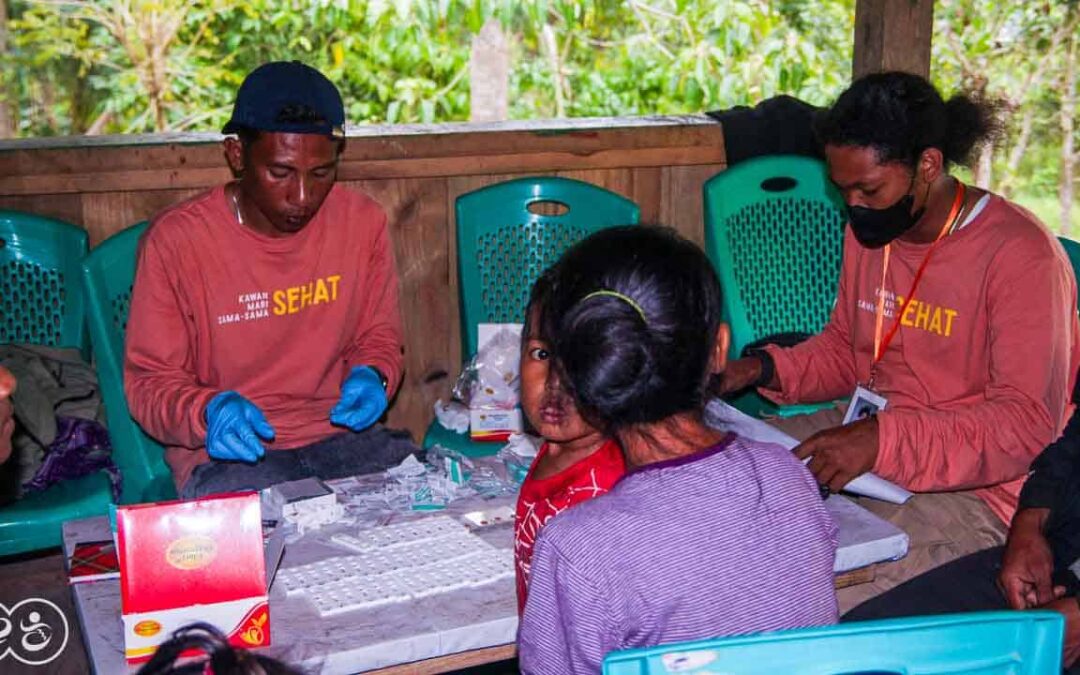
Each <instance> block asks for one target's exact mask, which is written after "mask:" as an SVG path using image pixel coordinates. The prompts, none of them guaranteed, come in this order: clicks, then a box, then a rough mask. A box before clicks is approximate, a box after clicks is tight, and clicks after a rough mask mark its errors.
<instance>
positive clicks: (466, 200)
mask: <svg viewBox="0 0 1080 675" xmlns="http://www.w3.org/2000/svg"><path fill="white" fill-rule="evenodd" d="M545 202H546V203H548V204H545ZM551 202H555V204H550V203H551ZM538 206H547V207H549V208H546V209H545V208H537V207H538ZM551 207H554V208H551ZM552 211H558V212H559V215H543V214H544V213H545V212H552ZM455 215H456V218H457V253H458V256H457V259H458V289H459V292H460V303H461V304H460V307H461V340H462V353H463V354H464V355H465V357H466V360H468V359H469V358H471V357H472V356H473V354H475V353H476V350H477V341H478V337H477V326H478V325H479V324H481V323H521V322H522V321H524V315H525V305H526V303H527V302H528V300H529V291H530V290H531V289H532V285H533V282H535V281H536V279H537V277H539V276H540V273H541V272H543V271H544V270H545V269H547V268H548V267H550V266H551V265H552V264H553V263H555V262H556V261H557V260H558V259H559V258H560V257H561V256H562V254H563V252H564V251H566V249H567V248H569V247H570V246H572V245H573V244H576V243H577V242H579V241H581V240H582V239H584V238H585V237H586V236H588V235H589V234H592V233H593V232H596V231H598V230H602V229H604V228H607V227H613V226H616V225H636V224H637V223H638V220H639V219H640V215H641V212H640V209H638V207H637V205H636V204H634V203H633V202H632V201H630V200H628V199H626V198H625V197H621V196H619V195H617V194H615V193H613V192H610V191H608V190H605V189H603V188H600V187H597V186H595V185H592V184H590V183H585V182H583V181H579V180H572V179H569V178H558V177H549V176H539V177H534V178H520V179H517V180H511V181H506V182H504V183H498V184H495V185H491V186H488V187H485V188H482V189H480V190H476V191H474V192H469V193H467V194H463V195H461V196H460V197H458V198H457V202H456V206H455ZM435 444H439V445H442V446H443V447H446V448H449V449H452V450H457V451H459V452H462V453H464V454H466V455H467V456H478V455H489V454H492V453H494V452H497V451H498V450H499V448H500V447H501V446H500V444H498V443H473V442H472V441H470V440H469V436H468V434H457V433H454V432H453V431H450V430H448V429H446V428H444V427H443V426H442V425H440V424H439V422H438V420H435V421H433V422H432V423H431V426H430V427H429V428H428V433H427V435H426V436H425V437H424V447H425V448H430V447H431V446H432V445H435Z"/></svg>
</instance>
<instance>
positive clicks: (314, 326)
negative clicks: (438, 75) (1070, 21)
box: [124, 61, 416, 498]
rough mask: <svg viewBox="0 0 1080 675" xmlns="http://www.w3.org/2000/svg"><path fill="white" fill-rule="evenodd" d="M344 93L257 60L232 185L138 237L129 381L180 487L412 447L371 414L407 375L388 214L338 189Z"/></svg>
mask: <svg viewBox="0 0 1080 675" xmlns="http://www.w3.org/2000/svg"><path fill="white" fill-rule="evenodd" d="M344 122H345V111H344V106H343V104H342V100H341V95H340V94H339V93H338V90H337V88H336V87H334V85H333V84H332V83H331V82H330V81H329V80H327V79H326V77H324V76H323V75H322V74H321V73H319V72H318V71H317V70H315V69H313V68H310V67H308V66H305V65H303V64H302V63H300V62H298V61H293V62H276V63H268V64H266V65H263V66H260V67H259V68H257V69H255V70H254V71H253V72H252V73H250V74H249V75H248V76H247V78H245V80H244V82H243V84H242V85H241V86H240V90H239V92H238V93H237V97H236V105H235V107H234V109H233V114H232V119H231V120H230V121H229V123H228V124H227V125H226V126H225V128H224V130H223V131H224V133H226V134H230V136H229V137H228V138H226V139H225V142H224V146H225V157H226V160H227V161H228V163H229V166H230V168H231V169H232V172H233V175H234V176H235V178H236V180H234V181H232V182H230V183H228V184H225V185H222V186H219V187H217V188H214V189H212V190H210V191H208V192H205V193H203V194H199V195H196V196H194V197H192V198H191V199H189V200H187V201H184V202H182V203H180V204H177V205H175V206H172V207H170V208H169V209H167V210H165V211H164V212H163V213H160V214H158V215H157V216H156V217H155V218H154V220H153V222H152V223H151V225H150V227H149V229H148V230H147V231H146V234H145V235H144V236H143V239H142V241H141V242H140V246H139V260H138V269H137V273H136V277H135V285H134V288H133V291H132V300H131V314H130V317H129V319H128V327H127V343H126V354H125V373H124V384H125V392H126V394H127V398H128V402H129V405H130V406H131V413H132V416H133V417H134V418H135V419H136V420H137V421H138V422H139V424H140V425H142V427H143V428H144V429H146V431H147V432H148V433H149V434H150V435H151V436H153V437H154V438H156V439H158V440H159V441H161V442H162V443H163V444H164V445H166V446H167V447H166V451H165V459H166V461H167V463H168V464H169V466H170V468H171V469H172V472H173V478H174V481H175V483H176V486H177V489H178V490H179V492H180V495H181V496H182V497H185V498H189V497H198V496H202V495H206V494H212V493H217V492H226V491H235V490H243V489H256V490H257V489H262V488H265V487H267V486H269V485H273V484H274V483H279V482H284V481H289V480H296V479H299V478H305V477H311V476H315V477H319V478H337V477H342V476H347V475H354V474H360V473H368V472H374V471H378V470H381V469H383V468H386V467H387V466H390V465H393V464H396V463H398V462H400V461H401V460H402V459H404V457H405V456H406V455H407V454H409V453H410V452H413V451H415V450H416V448H415V446H413V445H412V444H411V443H410V442H409V441H408V440H406V439H402V438H401V435H400V434H391V433H390V432H387V431H386V430H384V429H382V428H381V427H378V426H377V425H375V423H376V422H377V420H378V419H379V418H380V417H381V416H382V415H383V413H384V412H385V410H386V408H387V401H388V400H389V399H390V398H392V396H393V394H394V391H395V390H396V389H397V386H398V383H399V382H400V380H401V371H402V335H401V320H400V316H399V311H398V292H397V273H396V271H395V269H394V258H393V250H392V248H393V247H392V243H391V240H390V234H389V231H388V228H387V218H386V214H385V213H384V211H383V209H382V208H381V207H380V206H379V204H377V203H376V202H375V201H374V200H372V199H371V198H370V197H368V196H367V195H364V194H361V193H359V192H354V191H351V190H348V189H346V188H345V187H344V186H341V185H336V184H335V180H336V177H337V167H338V160H339V158H340V155H341V152H342V149H343V147H344V144H345V134H344V130H343V125H344Z"/></svg>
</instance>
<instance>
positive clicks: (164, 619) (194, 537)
mask: <svg viewBox="0 0 1080 675" xmlns="http://www.w3.org/2000/svg"><path fill="white" fill-rule="evenodd" d="M116 528H117V544H118V546H119V559H120V592H121V601H122V608H123V610H122V611H123V621H124V652H125V655H126V656H127V659H128V660H129V661H144V660H146V659H148V658H150V656H151V654H153V653H154V650H155V649H156V648H157V646H158V645H160V644H161V643H162V642H164V641H165V640H167V639H168V637H169V635H170V634H171V633H172V632H173V631H174V630H176V629H178V628H180V627H182V626H184V625H187V624H189V623H192V622H194V621H206V622H207V623H210V624H212V625H214V626H217V627H218V628H220V629H221V631H222V632H223V633H225V634H226V635H228V636H229V642H230V643H232V644H234V645H236V646H238V647H262V646H265V645H268V644H270V605H269V603H268V601H267V594H266V570H265V565H264V558H263V538H262V511H261V509H260V506H259V495H258V493H255V492H248V493H237V494H226V495H215V496H213V497H206V498H203V499H196V500H191V501H176V502H160V503H156V504H138V505H135V506H121V507H117V509H116Z"/></svg>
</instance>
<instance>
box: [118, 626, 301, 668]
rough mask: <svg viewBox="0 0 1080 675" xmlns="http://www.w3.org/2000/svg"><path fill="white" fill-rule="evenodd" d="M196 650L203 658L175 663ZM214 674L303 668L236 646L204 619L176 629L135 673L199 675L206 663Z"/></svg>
mask: <svg viewBox="0 0 1080 675" xmlns="http://www.w3.org/2000/svg"><path fill="white" fill-rule="evenodd" d="M189 650H198V651H201V652H203V653H205V654H206V656H207V659H206V660H203V659H198V660H195V661H191V662H188V663H183V664H181V665H177V663H176V661H177V660H178V659H180V656H181V654H183V653H184V652H186V651H189ZM207 665H209V666H210V672H213V673H214V675H303V671H300V670H297V669H295V668H293V667H291V666H287V665H285V664H284V663H282V662H280V661H277V660H275V659H272V658H270V657H268V656H262V655H261V654H256V653H254V652H249V651H247V650H246V649H236V648H234V647H233V646H232V645H230V644H229V641H228V639H226V637H225V635H224V634H222V632H221V631H220V630H218V629H217V628H215V627H214V626H211V625H210V624H208V623H201V622H200V623H192V624H189V625H187V626H184V627H183V628H180V629H177V631H176V632H174V633H173V634H172V636H171V637H170V638H169V639H168V640H166V641H165V642H163V643H162V644H161V646H159V647H158V648H157V651H156V652H154V655H153V656H152V657H151V658H150V660H149V661H147V662H146V665H144V666H143V667H142V668H140V669H139V672H138V675H202V674H203V673H205V672H207V670H206V666H207Z"/></svg>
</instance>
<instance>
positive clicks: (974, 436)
mask: <svg viewBox="0 0 1080 675" xmlns="http://www.w3.org/2000/svg"><path fill="white" fill-rule="evenodd" d="M977 208H981V210H979V211H978V212H977V213H975V215H974V217H970V218H969V219H968V221H967V222H966V223H965V224H964V225H963V227H962V228H960V229H958V230H957V231H955V232H954V233H952V234H951V235H949V236H947V237H946V238H945V239H943V240H941V242H940V243H939V244H938V245H937V248H936V249H935V250H934V252H933V254H932V257H931V259H930V262H929V264H928V265H927V267H926V271H925V273H924V275H923V278H922V281H921V282H920V284H919V287H918V290H917V291H916V293H915V297H914V298H913V299H912V301H911V303H910V304H909V305H908V307H907V309H906V311H905V312H904V314H903V316H901V317H900V328H899V330H898V331H897V333H896V336H895V337H894V338H893V340H892V343H891V344H890V345H889V347H888V349H887V350H886V352H885V354H884V356H883V358H882V360H881V362H880V363H879V364H878V367H877V375H876V382H875V390H876V391H877V392H878V393H879V394H881V395H882V396H884V397H886V398H887V399H888V401H889V404H888V407H887V409H886V410H885V411H883V412H881V413H879V414H878V426H879V444H878V457H877V462H876V464H875V465H874V468H873V471H874V472H875V473H877V474H879V475H881V476H882V477H884V478H887V479H889V480H892V481H894V482H896V483H898V484H900V485H902V486H904V487H905V488H907V489H909V490H912V491H915V492H945V491H954V490H971V489H974V490H976V494H978V495H979V497H980V498H982V500H983V501H984V502H985V503H986V504H987V505H988V506H989V507H990V508H991V509H992V510H993V511H994V513H995V514H997V516H998V517H1000V518H1001V519H1002V520H1003V521H1004V522H1005V523H1008V522H1009V521H1010V520H1011V518H1012V514H1013V512H1014V511H1015V509H1016V503H1017V497H1018V495H1019V492H1020V487H1021V485H1022V484H1023V480H1024V477H1025V476H1026V474H1027V471H1028V467H1029V466H1030V464H1031V462H1032V460H1033V459H1034V458H1035V457H1036V456H1037V455H1038V454H1039V453H1040V452H1041V451H1042V449H1043V448H1045V447H1046V446H1047V445H1048V444H1049V443H1051V442H1052V441H1053V440H1054V439H1055V438H1057V437H1058V435H1059V434H1060V433H1061V430H1062V428H1063V427H1064V425H1065V421H1066V420H1067V419H1068V417H1069V415H1070V414H1071V407H1070V403H1069V399H1070V393H1071V392H1072V384H1073V381H1074V378H1075V377H1076V371H1077V365H1078V363H1080V344H1078V330H1080V329H1078V322H1077V308H1076V294H1077V290H1076V281H1075V277H1074V275H1073V271H1072V267H1071V266H1070V264H1069V261H1068V258H1067V257H1066V255H1065V252H1064V250H1063V249H1062V248H1061V245H1060V244H1059V243H1058V242H1057V240H1056V239H1055V238H1054V236H1053V235H1052V234H1050V232H1049V231H1048V230H1047V229H1046V228H1045V227H1044V226H1043V225H1042V224H1040V223H1039V222H1038V221H1037V220H1036V219H1035V218H1034V216H1032V215H1031V214H1030V213H1028V212H1027V211H1025V210H1023V209H1022V208H1020V207H1018V206H1017V205H1015V204H1013V203H1011V202H1009V201H1007V200H1005V199H1003V198H1001V197H999V196H997V195H993V194H988V195H987V196H986V197H984V198H983V200H981V201H980V204H979V207H977ZM891 246H892V251H891V258H892V259H891V262H890V265H889V269H888V274H887V276H886V278H885V283H884V288H882V283H881V282H882V265H883V262H884V260H883V259H884V250H883V249H867V248H864V247H862V246H861V245H859V243H858V242H857V241H856V240H855V238H854V236H853V235H852V234H851V232H850V229H849V230H848V231H847V233H846V235H845V239H844V260H843V266H842V270H841V275H840V286H839V290H838V293H837V300H836V306H835V307H834V308H833V313H832V317H831V319H830V320H829V323H828V325H827V326H826V327H825V329H824V331H823V332H822V333H821V334H819V335H816V336H814V337H813V338H811V339H809V340H807V341H806V342H804V343H802V344H800V345H797V346H795V347H792V348H788V349H783V348H778V347H770V348H769V353H770V354H771V355H772V357H773V359H774V361H775V364H776V374H777V378H778V381H779V389H777V390H768V389H763V390H762V392H761V393H762V394H763V395H765V396H767V397H768V398H770V399H772V400H774V401H776V402H778V403H781V404H789V403H796V402H809V401H827V400H831V399H837V398H842V397H848V396H850V395H851V394H852V392H853V391H854V389H855V386H856V384H859V383H862V384H865V383H866V382H867V379H868V378H869V374H870V365H871V359H872V353H873V350H874V322H875V312H876V309H877V302H878V295H879V294H881V293H884V295H885V312H884V315H885V318H884V322H883V330H882V333H883V335H884V334H887V333H888V331H889V329H890V328H891V327H892V324H893V321H894V320H895V317H896V314H897V313H898V312H899V311H900V308H901V307H902V306H903V302H904V294H906V293H908V292H909V291H910V289H911V286H912V282H913V281H914V277H915V273H916V271H917V270H918V268H919V265H920V263H921V262H922V260H923V257H924V256H925V255H926V253H927V251H928V250H929V248H930V244H922V245H919V244H910V243H905V242H902V241H899V240H898V241H894V242H893V243H892V245H891Z"/></svg>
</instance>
